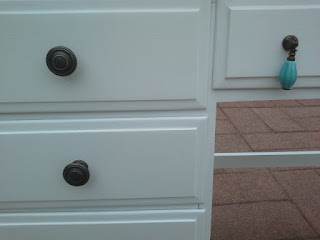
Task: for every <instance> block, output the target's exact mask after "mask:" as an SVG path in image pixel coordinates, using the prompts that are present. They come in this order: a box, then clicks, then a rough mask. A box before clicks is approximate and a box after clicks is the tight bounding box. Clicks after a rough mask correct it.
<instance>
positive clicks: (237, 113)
mask: <svg viewBox="0 0 320 240" xmlns="http://www.w3.org/2000/svg"><path fill="white" fill-rule="evenodd" d="M223 112H224V113H225V114H226V115H227V117H229V119H230V121H231V122H232V123H233V125H234V126H235V127H236V128H237V130H238V131H239V132H240V133H264V132H271V130H270V128H269V127H268V126H267V125H266V124H265V123H264V122H263V121H262V120H261V119H260V118H259V117H258V116H257V114H255V113H254V112H253V111H252V110H251V109H249V108H225V109H224V110H223Z"/></svg>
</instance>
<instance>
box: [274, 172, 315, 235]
mask: <svg viewBox="0 0 320 240" xmlns="http://www.w3.org/2000/svg"><path fill="white" fill-rule="evenodd" d="M274 175H275V177H276V179H277V181H278V182H279V183H280V184H281V185H282V187H283V188H284V190H285V191H286V192H287V193H288V195H289V197H290V198H291V199H292V202H293V203H294V204H295V205H296V206H297V207H298V209H299V210H300V211H301V213H302V214H303V216H304V217H305V218H306V219H307V221H308V222H309V223H310V224H311V225H312V227H313V228H314V229H315V230H316V231H317V233H318V234H319V235H320V176H319V175H318V174H317V173H316V172H315V171H313V170H301V171H291V172H287V171H285V172H275V173H274Z"/></svg>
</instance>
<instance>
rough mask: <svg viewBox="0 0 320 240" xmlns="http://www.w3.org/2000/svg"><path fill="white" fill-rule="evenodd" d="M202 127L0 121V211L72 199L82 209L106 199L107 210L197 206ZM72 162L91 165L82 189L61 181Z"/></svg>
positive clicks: (158, 122)
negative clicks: (10, 206)
mask: <svg viewBox="0 0 320 240" xmlns="http://www.w3.org/2000/svg"><path fill="white" fill-rule="evenodd" d="M206 120H207V119H206V118H171V119H170V118H159V119H133V120H121V119H114V120H68V121H67V120H66V121H62V120H55V121H16V122H9V121H8V122H2V123H0V158H1V168H0V182H1V184H0V192H1V194H0V206H1V204H2V206H6V205H5V204H10V203H14V202H33V201H49V202H50V201H69V203H70V200H71V201H72V200H77V201H78V202H79V201H80V200H82V201H86V202H85V203H84V205H85V206H96V205H95V204H94V202H93V201H91V202H90V201H87V200H103V201H104V206H116V205H120V206H121V205H130V204H131V205H135V204H137V205H139V204H151V205H152V204H162V203H174V202H175V201H177V200H178V203H180V204H184V203H188V204H189V203H199V202H201V201H202V195H203V193H202V186H203V179H202V176H203V175H204V174H202V173H203V171H204V169H203V166H204V163H203V161H204V160H205V159H206V158H205V157H204V154H206V153H207V147H206V146H205V144H204V143H203V142H204V141H205V133H206V124H207V121H206ZM75 160H83V161H85V162H86V163H87V164H88V169H89V173H90V178H89V181H88V182H87V183H85V184H84V185H83V186H72V185H69V184H68V183H67V182H66V181H65V179H64V176H63V171H64V168H65V167H66V166H67V165H68V164H70V163H72V162H73V161H75ZM76 170H77V169H76ZM76 170H75V171H76ZM78 170H79V169H78ZM73 174H75V177H76V178H77V176H78V175H77V173H73ZM67 179H68V178H67ZM130 199H131V200H132V201H130ZM125 200H128V201H129V202H128V201H125ZM25 206H27V205H25ZM62 206H65V205H63V203H62Z"/></svg>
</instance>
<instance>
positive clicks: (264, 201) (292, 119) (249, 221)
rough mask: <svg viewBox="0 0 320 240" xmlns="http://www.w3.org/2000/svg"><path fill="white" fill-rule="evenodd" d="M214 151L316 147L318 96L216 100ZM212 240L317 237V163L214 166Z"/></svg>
mask: <svg viewBox="0 0 320 240" xmlns="http://www.w3.org/2000/svg"><path fill="white" fill-rule="evenodd" d="M215 148H216V152H220V153H221V152H270V151H315V150H320V99H313V100H295V101H293V100H292V101H291V100H283V101H259V102H234V103H219V104H218V109H217V126H216V146H215ZM212 217H213V221H212V240H276V239H277V240H307V239H309V240H316V239H318V240H320V166H318V167H295V168H257V169H252V168H244V169H230V168H229V169H215V172H214V199H213V216H212Z"/></svg>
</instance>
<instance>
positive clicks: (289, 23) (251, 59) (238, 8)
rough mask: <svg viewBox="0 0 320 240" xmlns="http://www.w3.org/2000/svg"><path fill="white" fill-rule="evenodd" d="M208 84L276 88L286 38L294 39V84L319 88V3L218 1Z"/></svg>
mask: <svg viewBox="0 0 320 240" xmlns="http://www.w3.org/2000/svg"><path fill="white" fill-rule="evenodd" d="M217 7H218V8H217V12H216V13H217V15H216V16H217V22H216V24H217V25H216V26H217V29H216V34H215V54H214V59H215V60H214V70H213V88H215V89H241V88H244V89H266V88H273V89H279V88H280V84H279V80H278V76H279V72H280V70H281V68H282V66H283V63H284V62H285V60H286V58H287V56H288V51H286V50H284V49H283V48H282V40H283V38H284V37H285V36H287V35H290V34H293V35H296V36H297V37H298V39H299V46H298V48H297V55H296V62H297V68H298V75H299V77H298V80H297V82H296V85H295V86H294V87H295V88H306V87H308V88H310V87H319V86H320V81H319V78H320V70H319V69H320V65H319V61H317V59H318V56H319V54H320V48H319V47H318V39H319V38H320V28H319V26H318V23H319V21H320V4H319V1H316V0H310V1H299V0H298V1H297V0H296V1H287V0H279V1H273V0H271V1H270V0H262V1H251V0H233V1H224V0H222V1H218V2H217Z"/></svg>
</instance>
